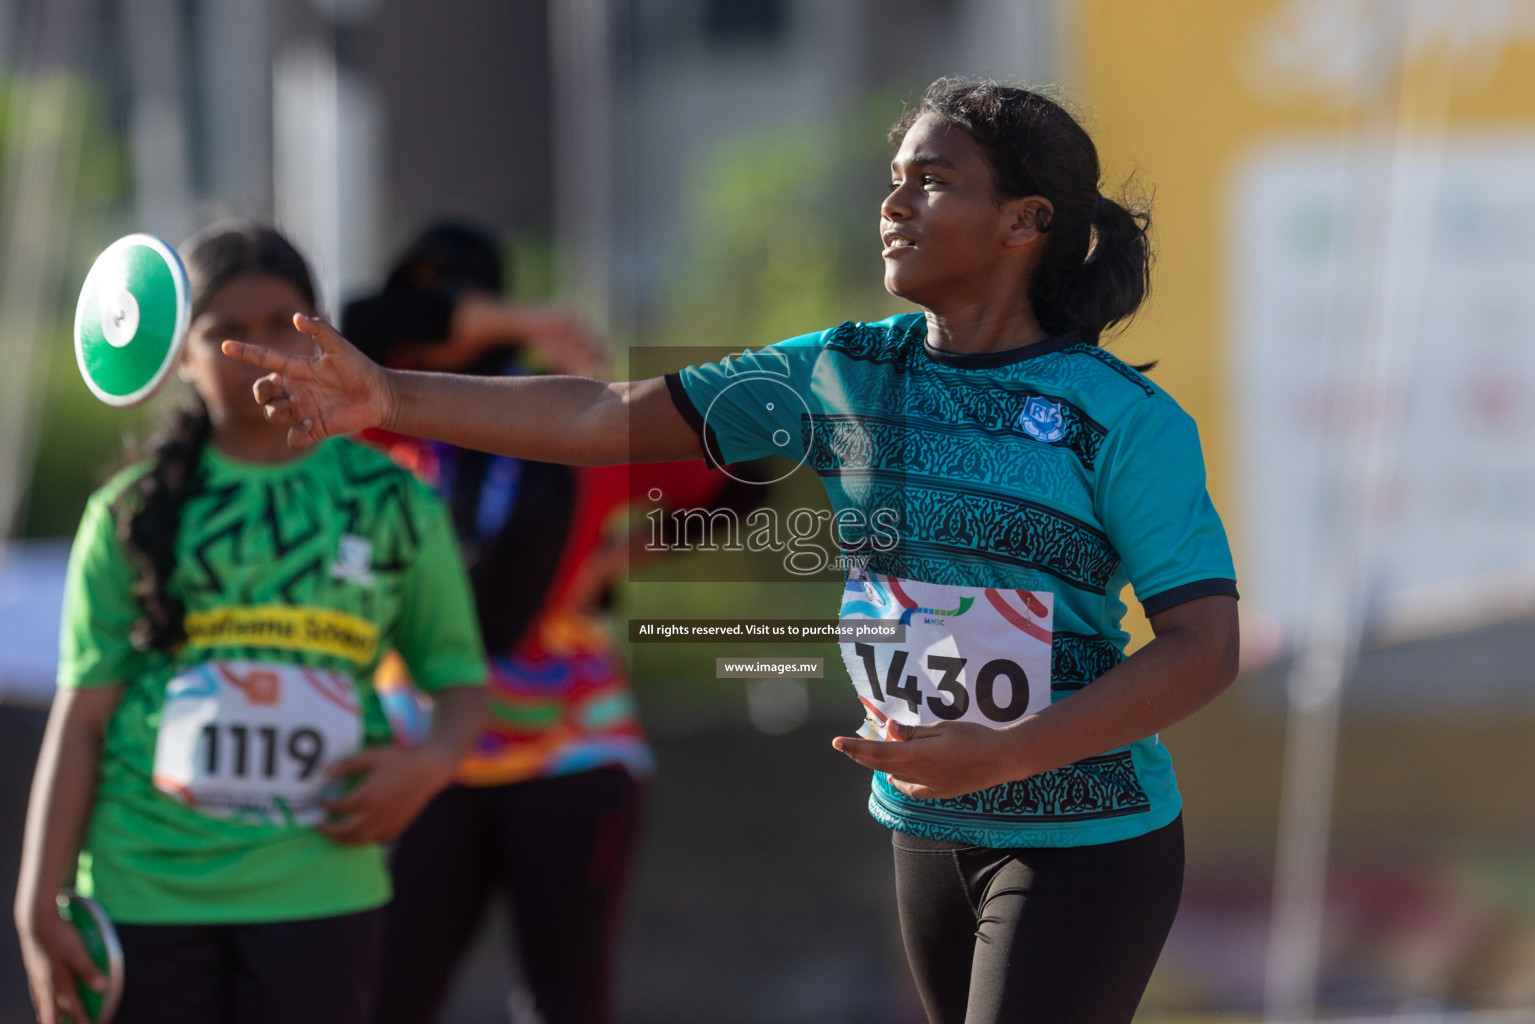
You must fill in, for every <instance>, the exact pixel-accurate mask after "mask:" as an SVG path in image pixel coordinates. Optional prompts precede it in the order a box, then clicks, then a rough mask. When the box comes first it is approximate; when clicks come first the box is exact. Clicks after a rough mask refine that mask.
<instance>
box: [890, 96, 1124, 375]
mask: <svg viewBox="0 0 1535 1024" xmlns="http://www.w3.org/2000/svg"><path fill="white" fill-rule="evenodd" d="M924 114H934V115H936V116H938V117H939V118H941V119H943V120H944V121H947V122H948V123H950V124H954V125H957V126H959V127H960V128H963V129H964V130H965V131H966V132H968V133H969V134H970V137H971V138H973V139H974V140H975V141H976V143H977V144H978V145H979V146H980V147H981V151H982V153H984V154H985V156H986V162H987V163H989V164H990V165H991V170H992V175H993V181H994V183H995V187H996V191H997V194H998V195H999V197H1003V198H1010V199H1018V198H1022V197H1023V196H1043V197H1044V198H1046V199H1048V200H1050V204H1051V206H1053V207H1054V213H1053V214H1051V215H1049V216H1048V219H1047V218H1046V217H1045V216H1043V215H1042V216H1041V218H1040V223H1039V227H1040V230H1041V231H1043V232H1047V237H1046V239H1045V247H1044V252H1043V254H1042V256H1041V258H1040V262H1039V266H1038V269H1037V270H1036V272H1035V275H1034V279H1033V281H1031V282H1030V284H1029V301H1030V302H1031V303H1032V304H1033V306H1034V315H1035V316H1036V317H1038V318H1039V323H1040V326H1041V327H1043V328H1044V329H1045V330H1047V331H1049V332H1050V333H1051V334H1063V333H1065V332H1066V331H1070V330H1075V331H1076V332H1077V333H1078V334H1079V335H1080V336H1081V338H1082V340H1083V341H1087V342H1091V343H1093V344H1097V343H1098V340H1099V337H1100V336H1101V335H1102V334H1103V332H1104V331H1106V330H1108V329H1109V328H1111V327H1113V326H1114V325H1115V324H1118V323H1121V322H1122V321H1124V320H1127V319H1129V317H1131V316H1132V315H1134V313H1135V311H1136V309H1137V308H1138V307H1139V306H1140V304H1141V302H1142V301H1144V300H1145V298H1146V293H1147V291H1148V290H1149V289H1150V285H1151V278H1150V274H1151V243H1150V241H1149V240H1148V238H1147V230H1148V229H1149V228H1150V226H1151V215H1150V212H1149V210H1148V209H1146V207H1145V206H1144V204H1132V206H1131V207H1130V208H1126V207H1125V206H1121V205H1120V204H1119V203H1116V202H1115V201H1114V200H1112V199H1109V198H1107V197H1106V196H1104V195H1103V194H1102V193H1101V192H1100V191H1099V174H1100V171H1099V166H1098V150H1097V148H1096V147H1095V146H1094V145H1093V140H1092V139H1091V138H1090V137H1089V136H1088V134H1087V132H1086V131H1084V130H1083V128H1082V126H1081V125H1080V124H1078V123H1077V121H1076V119H1075V118H1073V117H1072V116H1071V115H1070V114H1069V113H1067V112H1066V110H1065V109H1064V108H1063V107H1062V106H1061V105H1060V104H1059V103H1056V102H1055V101H1054V100H1051V99H1050V98H1048V97H1046V96H1043V95H1041V94H1039V93H1037V92H1031V91H1029V90H1028V89H1022V88H1018V87H1016V86H1009V85H999V84H997V83H996V82H992V81H988V80H984V79H966V78H940V79H939V80H938V81H936V82H934V83H933V84H932V85H930V86H928V88H927V92H925V93H923V95H922V99H921V101H920V102H918V103H917V104H916V105H915V106H910V107H907V108H906V111H905V112H904V113H903V114H902V115H901V119H900V120H899V121H897V122H896V123H895V125H894V127H892V128H891V129H890V141H891V142H894V143H896V144H899V143H900V141H901V140H902V139H903V138H904V137H905V136H906V133H907V131H908V130H910V128H911V126H912V125H913V124H915V123H916V121H917V119H918V118H920V117H922V116H923V115H924Z"/></svg>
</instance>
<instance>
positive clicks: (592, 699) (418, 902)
mask: <svg viewBox="0 0 1535 1024" xmlns="http://www.w3.org/2000/svg"><path fill="white" fill-rule="evenodd" d="M503 280H504V270H503V267H502V255H501V250H500V247H499V245H498V243H497V242H496V240H495V239H494V238H493V237H492V236H491V235H490V234H489V233H488V232H486V231H484V230H483V229H480V228H478V227H476V226H474V225H471V224H467V223H462V222H456V221H444V222H441V223H438V224H435V225H433V226H432V227H430V228H428V229H427V230H426V231H425V232H423V233H422V234H421V235H420V236H419V237H418V238H417V239H416V240H415V241H414V242H413V243H411V245H410V246H409V247H408V249H407V250H406V252H405V254H404V255H403V256H402V257H401V259H400V261H399V263H398V264H397V265H396V266H395V268H394V269H393V271H392V272H391V273H390V274H389V277H388V280H387V281H386V282H385V284H384V287H383V288H382V290H381V291H380V292H379V293H378V294H376V295H373V296H369V297H367V298H364V299H360V300H358V301H356V302H353V303H350V304H349V305H348V306H347V308H346V311H345V314H344V316H343V318H342V326H343V329H344V330H345V331H346V332H347V334H348V336H349V337H351V338H354V339H356V341H357V343H358V345H359V346H360V347H361V348H362V349H363V350H364V351H365V352H367V353H368V354H369V355H370V356H371V357H373V358H374V359H375V360H376V361H378V362H379V363H381V364H383V365H385V366H391V367H408V368H420V369H432V370H446V371H454V372H459V373H470V374H477V375H486V376H505V375H513V376H515V375H521V374H525V373H528V372H530V370H531V369H533V368H541V369H545V370H552V371H556V372H565V373H582V372H585V373H588V374H600V373H602V372H603V368H604V366H605V363H606V352H605V350H604V348H603V346H602V345H601V344H599V343H598V342H597V341H595V339H594V338H593V337H592V336H591V335H590V334H589V333H587V332H586V331H585V330H584V329H583V328H582V327H581V325H580V322H579V320H578V319H577V318H576V317H574V316H572V315H571V314H569V313H567V312H564V311H562V310H559V309H556V308H549V307H536V306H529V305H524V304H519V303H514V302H510V301H508V300H506V299H505V298H503V296H502V282H503ZM364 436H365V437H367V438H368V439H369V440H371V441H373V442H375V443H379V444H381V445H383V446H384V447H385V448H386V449H387V450H388V451H389V452H390V453H391V455H392V456H393V457H394V458H395V459H396V461H398V462H400V463H402V464H404V465H407V466H410V467H411V468H413V469H414V470H415V471H416V472H418V473H419V474H420V475H421V476H422V477H423V478H425V479H427V480H429V481H431V482H432V483H433V484H434V486H436V487H437V489H438V491H439V493H440V494H441V495H442V497H443V499H444V500H445V501H446V502H447V503H448V506H449V508H450V509H451V510H452V515H453V521H454V525H455V526H456V528H457V530H458V536H459V542H460V545H461V549H462V551H463V554H464V558H465V560H466V562H467V563H468V567H469V574H470V578H471V580H472V581H473V586H474V594H475V602H476V605H477V607H478V611H479V619H480V626H481V629H482V631H483V636H484V640H485V646H486V648H487V649H488V651H489V652H490V663H491V674H490V687H489V691H488V693H489V698H490V715H489V717H488V720H487V722H486V725H485V729H484V731H483V732H482V733H481V735H480V738H479V741H478V743H477V744H476V745H475V748H474V750H473V751H472V752H471V753H470V754H469V756H468V757H467V758H465V759H464V761H463V763H462V764H461V765H460V766H459V770H458V775H457V779H456V781H457V783H458V784H457V785H455V786H453V787H451V788H449V789H447V790H444V791H443V792H442V793H439V794H438V795H437V797H436V798H435V799H434V800H433V801H432V803H431V804H430V805H429V806H428V808H427V810H426V811H425V812H424V813H423V814H422V816H421V817H420V818H419V819H418V820H417V821H416V822H415V823H414V824H413V825H412V827H411V828H410V829H408V830H407V831H406V833H405V835H404V836H402V837H401V839H400V841H399V843H397V844H396V846H395V848H394V851H393V855H392V859H391V866H392V869H393V872H394V882H395V898H394V902H393V903H391V904H390V907H389V911H388V917H387V925H386V938H385V947H384V948H385V953H384V969H383V973H382V975H381V988H380V993H379V999H378V1004H377V1011H376V1014H375V1018H374V1019H375V1021H376V1022H377V1024H426V1022H428V1021H431V1020H433V1019H436V1017H437V1015H438V1014H439V1012H440V1011H441V1009H442V1006H443V1004H444V1002H445V1000H446V998H447V994H448V990H449V986H450V984H451V982H452V979H453V974H454V971H455V969H456V967H457V965H458V963H459V962H460V961H461V960H462V959H463V956H464V954H465V952H466V951H467V948H468V946H469V943H470V941H471V940H472V939H473V938H474V936H475V934H476V933H477V931H478V930H479V928H480V927H481V925H482V923H483V919H484V916H485V909H486V907H487V905H488V904H489V903H490V898H491V896H492V895H493V894H495V893H496V892H498V891H499V892H502V893H504V894H505V895H506V896H507V898H508V908H507V909H508V913H509V915H510V919H509V925H510V928H509V933H510V935H512V936H513V937H514V938H515V942H514V944H513V945H514V950H513V952H514V955H518V958H519V961H520V970H519V971H518V973H519V974H520V975H521V977H522V979H523V981H524V982H525V984H526V988H527V993H528V995H529V996H530V997H531V999H532V1002H533V1004H534V1007H535V1008H536V1010H537V1013H538V1019H539V1020H540V1021H543V1022H544V1024H603V1022H606V1021H609V1020H611V1019H612V1004H613V987H614V978H615V974H616V970H617V940H618V933H619V924H620V916H621V912H622V909H623V900H624V896H625V890H626V886H627V882H628V878H629V875H630V872H631V868H632V865H633V862H634V855H635V851H636V848H637V843H638V839H639V825H640V818H641V811H642V803H643V795H644V788H645V783H646V780H648V779H649V778H650V776H651V774H652V772H653V768H654V766H653V761H652V757H651V753H650V750H649V748H648V746H647V745H646V743H645V739H644V736H643V734H642V732H641V729H640V723H639V719H638V716H637V711H636V708H635V705H634V700H633V697H632V696H631V694H630V691H629V683H628V678H627V675H626V673H625V671H624V666H623V664H622V662H621V659H620V658H619V656H618V653H617V652H616V651H615V649H614V647H613V642H612V638H611V637H610V635H609V627H608V624H607V621H606V616H605V611H606V608H607V606H608V604H609V603H610V600H609V598H610V588H611V585H612V584H613V583H614V582H615V581H616V580H617V579H618V578H619V577H620V576H622V574H623V573H624V571H625V569H626V567H627V566H628V564H629V560H630V555H631V542H630V538H629V536H628V534H627V531H626V529H625V527H626V525H627V524H626V521H625V517H624V512H625V510H626V509H627V508H628V507H629V506H630V505H631V504H632V503H633V502H634V501H636V500H637V499H639V497H640V496H641V495H644V494H646V493H647V492H649V491H650V490H651V489H653V488H660V489H661V491H662V492H663V493H664V494H665V496H666V500H667V501H668V502H669V503H673V504H676V505H679V506H684V507H696V506H699V505H706V504H709V503H711V502H715V501H718V500H720V498H721V496H722V493H723V492H724V491H725V485H726V484H727V483H729V482H730V481H729V480H728V478H726V477H725V476H724V474H722V473H719V472H715V471H711V470H709V469H707V468H706V467H704V466H702V465H700V464H695V465H685V464H673V465H663V466H647V467H629V466H607V467H589V468H580V469H571V468H570V467H567V466H563V465H557V464H554V463H549V462H537V461H530V460H523V459H516V458H509V457H507V456H503V455H486V454H485V453H483V452H479V451H474V450H470V449H464V448H458V447H456V446H453V445H448V444H443V443H440V442H434V441H424V440H421V439H418V438H413V437H406V436H402V435H398V434H390V433H387V432H384V431H378V430H374V431H369V432H368V433H367V434H365V435H364ZM753 491H754V492H757V493H760V489H757V488H754V489H753ZM636 554H640V555H643V551H642V550H641V551H638V552H636ZM403 669H404V666H402V665H401V664H400V662H399V661H398V660H391V661H388V662H386V663H385V665H384V667H383V670H382V672H381V677H380V688H381V689H383V690H385V692H386V694H388V696H387V697H386V703H387V704H389V705H390V706H391V707H393V708H396V709H398V714H399V717H400V718H401V719H406V720H408V719H410V718H413V717H418V711H417V708H416V704H415V702H414V700H413V698H412V694H411V693H410V692H409V689H408V688H409V676H408V674H407V673H406V672H405V671H403Z"/></svg>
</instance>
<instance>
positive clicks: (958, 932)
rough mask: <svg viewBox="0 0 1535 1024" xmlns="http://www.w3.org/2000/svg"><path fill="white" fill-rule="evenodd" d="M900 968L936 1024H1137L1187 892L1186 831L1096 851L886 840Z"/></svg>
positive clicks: (1176, 828)
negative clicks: (901, 949) (905, 964)
mask: <svg viewBox="0 0 1535 1024" xmlns="http://www.w3.org/2000/svg"><path fill="white" fill-rule="evenodd" d="M892 843H893V845H894V847H895V889H896V901H897V905H898V907H899V909H900V915H901V936H902V938H903V939H904V940H905V943H906V957H907V960H908V961H909V962H910V964H911V970H912V974H913V975H915V977H916V982H917V991H918V992H919V993H920V994H921V996H922V1004H923V1006H925V1007H926V1008H927V1016H928V1019H929V1020H930V1021H931V1022H932V1024H1129V1021H1130V1019H1131V1018H1132V1017H1133V1016H1134V1015H1135V1008H1136V1006H1137V1005H1138V1004H1139V1003H1140V1000H1141V994H1142V993H1143V992H1144V991H1145V990H1146V983H1147V982H1148V981H1149V980H1150V979H1151V971H1152V968H1154V967H1155V966H1156V963H1157V957H1158V956H1159V955H1160V954H1161V952H1162V944H1163V943H1164V942H1165V941H1166V940H1167V933H1168V931H1169V930H1170V929H1171V928H1172V924H1173V917H1174V916H1175V915H1176V914H1177V912H1178V899H1179V897H1180V896H1181V895H1182V892H1183V819H1182V818H1181V817H1180V818H1178V819H1177V820H1175V821H1174V822H1173V823H1172V824H1170V825H1166V826H1164V827H1162V828H1160V829H1157V830H1156V831H1154V832H1151V833H1148V834H1146V835H1143V836H1138V837H1136V838H1134V839H1126V840H1123V841H1121V842H1117V843H1105V844H1103V845H1100V846H1076V847H1059V848H1054V849H1020V850H993V849H988V848H986V847H983V846H967V845H965V844H962V843H950V842H937V841H934V840H929V839H919V838H917V837H915V836H910V835H906V834H904V833H901V832H895V833H892Z"/></svg>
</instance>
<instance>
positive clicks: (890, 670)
mask: <svg viewBox="0 0 1535 1024" xmlns="http://www.w3.org/2000/svg"><path fill="white" fill-rule="evenodd" d="M853 649H854V651H855V652H856V653H857V655H858V658H859V660H860V661H862V662H863V669H864V673H865V676H866V678H867V680H868V684H869V691H870V693H872V694H873V696H874V700H875V702H876V703H884V702H885V701H887V700H895V699H899V700H903V701H905V702H906V708H907V710H908V711H910V712H911V713H912V714H914V715H919V716H920V714H921V712H922V709H923V707H924V706H925V707H926V708H927V710H928V711H929V712H931V713H932V714H933V715H934V716H935V717H937V718H940V719H943V720H944V721H946V722H956V721H959V720H960V719H962V718H964V717H965V716H966V714H967V713H968V712H969V710H970V707H971V704H972V703H973V704H974V706H975V708H976V710H977V711H979V712H980V713H981V715H982V716H983V717H984V718H985V719H986V720H987V721H989V722H995V723H997V724H998V725H1006V724H1007V723H1009V722H1016V721H1017V720H1018V719H1020V718H1022V717H1023V715H1024V712H1026V711H1027V710H1028V708H1029V675H1028V673H1027V672H1025V671H1024V670H1023V666H1022V665H1019V664H1018V663H1017V662H1015V661H1009V660H1007V659H1006V658H993V659H992V660H990V661H988V662H987V663H986V664H984V665H982V666H981V667H980V668H979V669H978V670H976V671H975V673H974V678H973V681H972V682H970V683H969V685H968V686H967V685H966V675H965V666H966V665H967V664H968V659H965V658H951V657H947V656H945V655H942V654H929V655H927V658H926V666H925V667H926V668H927V670H928V671H927V676H928V678H929V679H931V680H932V681H933V688H934V689H936V690H937V691H938V692H937V693H934V694H931V695H929V696H927V697H926V698H924V697H923V695H922V684H921V681H920V679H919V677H918V676H916V675H906V676H905V678H902V676H903V674H904V673H905V670H906V664H907V661H908V659H909V658H910V652H909V651H903V650H901V649H899V648H895V649H893V650H892V651H891V654H890V662H889V664H888V666H887V667H886V669H885V673H884V675H885V678H884V684H883V686H882V685H881V683H880V671H879V664H878V661H877V660H876V658H875V656H874V645H873V644H854V645H853ZM999 683H1000V684H1001V685H1000V686H999V685H998V684H999ZM1046 683H1047V685H1048V680H1047V681H1046ZM1047 692H1048V691H1047ZM972 693H973V694H974V701H973V702H972V700H971V695H972ZM886 695H888V696H886ZM999 696H1001V697H1002V700H1000V701H999V700H998V697H999Z"/></svg>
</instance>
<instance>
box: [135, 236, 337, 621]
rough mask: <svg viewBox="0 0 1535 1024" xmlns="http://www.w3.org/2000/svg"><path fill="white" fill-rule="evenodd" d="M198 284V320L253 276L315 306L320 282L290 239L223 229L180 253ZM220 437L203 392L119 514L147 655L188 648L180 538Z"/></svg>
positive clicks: (154, 448)
mask: <svg viewBox="0 0 1535 1024" xmlns="http://www.w3.org/2000/svg"><path fill="white" fill-rule="evenodd" d="M181 256H182V259H183V260H185V262H186V267H187V276H188V277H189V278H190V279H191V283H192V319H193V320H196V319H197V317H198V316H199V315H200V314H201V313H202V312H203V311H204V310H206V309H207V307H208V303H209V302H211V301H212V300H213V297H214V296H215V295H216V294H218V291H219V289H221V288H223V287H224V286H225V285H227V284H229V283H230V282H231V281H233V280H235V279H236V278H238V277H243V276H245V275H246V274H269V275H271V276H273V277H279V278H282V279H283V280H284V281H287V282H289V283H290V284H292V285H293V286H294V287H295V288H297V289H298V291H299V294H301V295H302V296H303V297H304V299H305V300H306V301H307V302H308V303H309V304H310V305H311V306H313V305H315V290H314V281H313V279H312V278H311V277H310V275H309V266H308V264H306V263H305V262H304V257H303V256H301V255H299V253H298V250H297V249H295V248H293V246H292V245H291V244H290V243H289V242H288V240H287V239H286V238H284V237H283V236H282V235H280V234H278V233H277V232H276V231H274V230H272V229H271V228H269V227H264V226H261V225H256V224H238V225H217V226H215V227H213V228H210V229H208V230H207V231H204V232H202V233H201V234H198V235H196V236H194V237H193V238H191V239H190V240H188V241H187V242H186V243H184V244H183V245H182V247H181ZM212 434H213V424H212V421H211V420H210V419H209V417H208V407H207V406H206V405H205V404H204V403H203V400H202V398H201V397H200V396H199V395H198V394H197V392H196V391H192V392H191V393H190V394H189V396H188V398H187V400H186V401H185V402H184V403H183V404H182V405H181V406H179V407H178V408H176V409H174V410H172V412H171V415H170V417H169V421H168V422H167V423H166V425H165V426H164V427H163V428H162V429H161V430H160V431H159V432H158V433H157V434H156V435H155V436H154V437H153V438H151V439H150V441H149V443H148V445H147V446H146V450H145V451H144V453H143V455H144V457H146V458H148V460H149V461H150V463H151V465H150V469H149V471H148V472H147V473H145V474H144V475H143V476H141V477H139V478H138V479H137V480H135V481H134V482H133V484H132V486H130V487H129V488H128V489H127V490H125V491H124V492H123V494H122V497H120V498H119V499H118V503H117V506H116V508H115V510H114V511H115V514H116V517H117V534H118V537H119V538H121V540H122V542H123V546H124V547H125V548H126V550H127V553H128V558H129V561H130V562H132V563H133V566H134V568H135V569H137V570H138V579H137V581H136V582H135V583H134V585H133V596H134V597H135V598H136V599H137V600H138V602H139V605H140V607H141V608H142V609H143V613H144V614H143V616H142V617H141V618H140V619H139V620H138V621H137V622H135V623H134V624H133V631H132V639H133V643H134V646H136V647H138V648H139V649H140V650H157V651H170V650H173V649H175V648H176V647H179V646H181V644H183V643H185V642H186V628H185V626H184V625H183V622H182V620H183V618H184V617H185V615H186V605H185V603H184V602H183V601H182V600H181V598H180V597H178V596H177V595H175V594H173V593H171V591H170V578H171V574H172V573H173V572H174V571H175V568H176V534H177V533H178V532H179V531H180V529H181V509H182V506H183V505H185V504H186V502H187V499H188V498H190V497H192V496H193V495H194V494H196V493H197V491H198V489H199V488H200V486H201V473H200V466H201V462H202V452H203V446H204V445H205V444H207V443H208V439H209V438H210V437H211V436H212Z"/></svg>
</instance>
